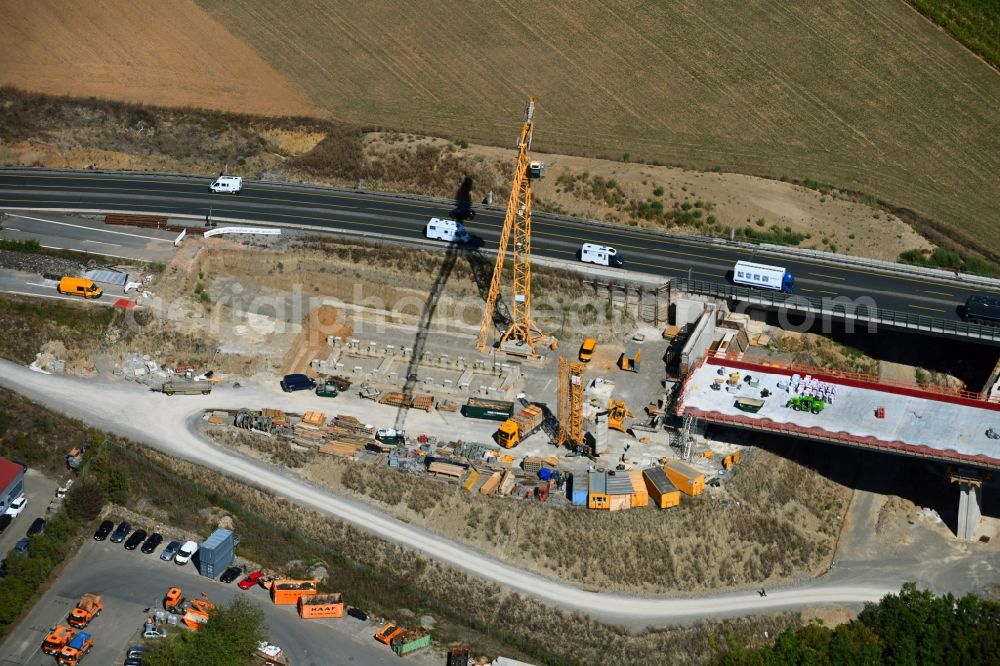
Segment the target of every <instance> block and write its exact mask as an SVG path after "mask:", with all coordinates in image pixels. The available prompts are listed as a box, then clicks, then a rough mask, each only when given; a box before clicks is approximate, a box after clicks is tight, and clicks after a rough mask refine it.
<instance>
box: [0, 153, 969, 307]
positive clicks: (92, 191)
mask: <svg viewBox="0 0 1000 666" xmlns="http://www.w3.org/2000/svg"><path fill="white" fill-rule="evenodd" d="M209 182H210V178H186V177H167V178H166V179H160V178H151V177H149V176H143V175H130V174H96V173H80V174H73V173H46V172H32V171H25V170H20V171H16V170H0V207H28V206H31V207H39V208H59V207H64V208H101V209H114V210H122V211H130V210H132V211H148V212H159V213H162V214H165V215H170V214H189V215H199V216H204V215H208V214H211V215H213V216H217V217H234V218H242V219H247V220H253V221H259V222H271V223H273V224H277V225H280V224H282V223H286V224H308V225H312V226H316V227H336V228H346V229H351V230H354V231H360V232H362V233H364V232H366V231H368V232H371V233H388V234H393V235H398V236H402V237H412V238H417V237H420V236H421V235H422V230H423V226H424V224H425V223H426V220H427V218H429V217H431V216H438V217H445V216H447V215H448V214H449V213H450V211H451V209H452V208H453V205H452V204H449V203H448V202H446V201H442V202H441V203H434V202H428V201H419V200H408V199H405V198H403V199H399V198H390V197H383V196H380V195H378V194H373V193H368V192H349V191H346V192H345V191H334V190H323V189H319V188H317V189H306V188H295V187H287V186H281V185H275V184H268V183H254V182H245V184H244V189H243V191H242V192H241V193H240V194H239V195H236V196H232V195H220V194H212V193H210V192H208V183H209ZM502 221H503V215H502V212H500V211H497V210H490V209H478V214H477V217H476V219H474V220H472V221H470V222H469V223H468V224H467V226H468V228H469V231H470V233H472V234H473V235H474V236H479V237H480V238H482V239H483V241H484V243H485V246H486V247H487V248H490V247H494V248H495V247H496V244H497V240H498V234H499V230H500V226H501V224H502ZM533 239H534V242H533V248H532V249H533V252H535V253H536V254H538V255H541V256H547V257H553V258H557V259H564V260H571V259H572V258H573V256H574V255H575V252H576V249H577V248H578V247H579V245H580V244H581V243H582V242H584V241H588V242H596V243H602V244H607V245H612V246H614V247H617V248H618V249H619V250H620V251H621V252H622V254H623V255H624V257H625V259H626V268H631V269H633V270H640V271H642V272H644V273H652V274H657V275H662V276H664V277H676V276H684V275H687V274H688V272H689V271H690V272H691V275H692V277H694V278H696V279H703V280H708V281H716V282H725V281H727V273H728V272H729V271H731V269H732V266H733V264H734V263H735V262H736V261H737V260H739V259H751V258H752V257H751V256H749V255H748V253H747V252H745V251H742V250H733V249H730V248H728V247H725V246H722V247H713V246H711V245H705V244H703V243H691V242H688V241H685V240H683V239H677V238H673V237H670V236H663V235H659V234H652V233H647V232H644V231H642V230H639V229H635V228H628V227H623V228H621V229H609V228H608V227H606V226H595V225H592V224H588V223H587V222H585V221H579V222H577V221H566V220H561V219H555V218H552V217H550V216H547V215H545V214H544V213H535V215H534V216H533ZM757 260H758V261H761V262H765V263H772V264H780V265H784V266H786V267H787V268H788V269H789V270H791V271H792V273H793V275H795V277H796V285H797V286H796V293H799V294H802V295H805V296H814V297H826V296H829V297H834V296H846V297H848V298H859V297H862V296H869V297H872V298H874V299H875V302H876V303H877V305H878V306H879V307H882V308H886V309H890V310H897V311H900V312H908V313H910V314H921V315H925V316H933V317H940V318H943V319H957V318H958V308H959V306H960V305H961V304H962V303H964V302H965V299H966V298H967V297H968V292H966V291H964V290H962V289H961V288H956V287H950V286H946V285H935V284H929V283H927V281H925V280H922V279H919V278H912V277H905V276H891V277H890V276H883V275H877V274H873V273H872V272H871V271H867V270H864V269H858V268H851V267H838V266H828V265H823V264H817V263H814V262H812V261H809V260H801V259H791V258H788V257H769V256H765V255H764V254H763V253H761V256H760V257H758V258H757ZM623 278H625V279H627V272H623Z"/></svg>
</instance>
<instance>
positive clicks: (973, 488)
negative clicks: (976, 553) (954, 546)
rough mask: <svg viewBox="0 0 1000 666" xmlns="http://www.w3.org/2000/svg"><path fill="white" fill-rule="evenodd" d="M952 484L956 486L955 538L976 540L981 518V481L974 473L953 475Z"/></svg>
mask: <svg viewBox="0 0 1000 666" xmlns="http://www.w3.org/2000/svg"><path fill="white" fill-rule="evenodd" d="M950 478H951V482H952V483H957V484H958V492H959V498H958V526H957V529H956V536H957V537H958V538H959V539H962V540H964V541H973V540H975V538H976V528H977V527H978V526H979V519H980V517H981V516H982V514H981V512H980V506H981V505H982V502H983V480H982V479H981V478H980V477H979V476H978V475H977V474H976V473H975V472H971V473H970V472H963V473H961V474H956V473H953V474H951V476H950Z"/></svg>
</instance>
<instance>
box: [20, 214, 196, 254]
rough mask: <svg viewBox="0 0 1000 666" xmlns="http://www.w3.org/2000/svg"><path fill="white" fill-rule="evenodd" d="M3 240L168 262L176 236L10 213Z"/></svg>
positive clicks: (67, 217) (61, 217) (74, 219)
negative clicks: (30, 242)
mask: <svg viewBox="0 0 1000 666" xmlns="http://www.w3.org/2000/svg"><path fill="white" fill-rule="evenodd" d="M0 237H3V238H9V239H11V240H26V239H29V238H36V239H40V241H39V242H40V243H41V244H42V246H43V247H47V248H52V249H57V250H76V251H77V252H89V253H91V254H99V255H103V256H105V257H116V258H122V259H140V260H142V261H161V262H166V261H169V260H170V257H171V256H172V255H173V252H174V244H173V241H174V239H175V238H176V237H177V234H176V233H173V232H170V231H159V230H157V229H134V228H132V227H109V226H107V225H106V224H104V222H103V221H102V220H93V219H86V218H82V217H80V216H78V215H63V214H59V213H9V217H8V219H7V221H6V222H5V223H4V225H3V227H0Z"/></svg>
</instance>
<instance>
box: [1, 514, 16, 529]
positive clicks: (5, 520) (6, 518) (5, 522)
mask: <svg viewBox="0 0 1000 666" xmlns="http://www.w3.org/2000/svg"><path fill="white" fill-rule="evenodd" d="M12 520H14V519H13V518H11V516H10V514H9V513H5V514H3V515H0V534H3V533H4V530H6V529H7V527H8V526H9V525H10V521H12Z"/></svg>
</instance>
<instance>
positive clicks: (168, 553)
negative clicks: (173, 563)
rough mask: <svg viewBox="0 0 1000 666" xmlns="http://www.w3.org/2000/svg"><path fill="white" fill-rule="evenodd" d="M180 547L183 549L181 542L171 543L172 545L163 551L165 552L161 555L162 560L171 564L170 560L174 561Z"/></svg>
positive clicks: (169, 544)
mask: <svg viewBox="0 0 1000 666" xmlns="http://www.w3.org/2000/svg"><path fill="white" fill-rule="evenodd" d="M180 547H181V542H180V541H171V542H170V543H168V544H167V547H166V548H164V549H163V552H162V553H160V559H161V560H163V561H164V562H169V561H170V560H172V559H174V555H176V554H177V550H178V549H179V548H180Z"/></svg>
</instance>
